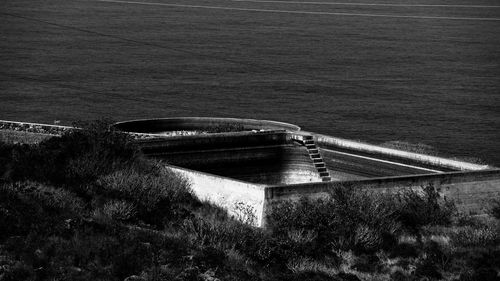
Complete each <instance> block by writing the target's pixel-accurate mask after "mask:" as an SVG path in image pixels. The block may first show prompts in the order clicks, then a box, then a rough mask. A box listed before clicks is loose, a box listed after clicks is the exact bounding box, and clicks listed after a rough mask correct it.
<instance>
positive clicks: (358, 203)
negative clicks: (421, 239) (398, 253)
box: [268, 186, 399, 253]
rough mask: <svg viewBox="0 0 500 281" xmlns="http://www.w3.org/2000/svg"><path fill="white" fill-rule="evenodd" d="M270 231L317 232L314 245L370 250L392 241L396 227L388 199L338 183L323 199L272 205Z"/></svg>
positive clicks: (329, 248) (327, 249) (279, 232)
mask: <svg viewBox="0 0 500 281" xmlns="http://www.w3.org/2000/svg"><path fill="white" fill-rule="evenodd" d="M268 220H269V222H270V225H272V227H273V231H274V232H275V233H276V234H278V235H280V234H281V235H282V234H283V233H287V232H288V231H290V230H297V229H302V230H309V231H314V232H315V233H317V238H316V239H315V241H314V242H315V243H314V244H315V245H316V249H315V251H319V252H321V253H325V252H328V251H330V250H331V248H332V247H333V248H334V249H340V250H346V249H355V250H357V251H361V252H366V251H368V252H369V251H374V250H376V249H378V248H380V247H382V246H383V245H384V244H387V243H386V242H389V241H392V240H393V239H394V238H395V234H396V233H397V232H398V231H399V224H398V223H397V221H396V216H395V212H394V211H393V210H392V206H391V205H390V200H387V198H385V197H384V196H382V195H375V194H369V193H367V192H364V191H360V190H357V189H356V188H355V187H353V186H338V187H336V188H334V189H333V191H332V193H331V194H330V195H329V196H328V198H326V199H317V200H311V199H305V198H303V199H301V200H300V201H299V202H297V203H292V202H283V203H280V204H278V205H277V206H273V208H272V211H271V213H270V215H269V217H268Z"/></svg>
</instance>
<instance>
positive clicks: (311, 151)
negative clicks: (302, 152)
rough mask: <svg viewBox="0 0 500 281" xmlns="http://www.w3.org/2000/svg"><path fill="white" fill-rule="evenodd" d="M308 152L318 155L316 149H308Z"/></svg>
mask: <svg viewBox="0 0 500 281" xmlns="http://www.w3.org/2000/svg"><path fill="white" fill-rule="evenodd" d="M308 152H309V154H315V153H319V149H317V148H313V149H308Z"/></svg>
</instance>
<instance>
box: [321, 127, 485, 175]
mask: <svg viewBox="0 0 500 281" xmlns="http://www.w3.org/2000/svg"><path fill="white" fill-rule="evenodd" d="M311 134H313V135H314V137H315V138H316V143H317V144H318V146H320V147H338V148H342V149H348V150H351V151H355V152H366V153H371V154H376V155H380V156H388V157H392V158H399V159H407V160H411V161H414V162H417V163H423V164H429V165H431V166H437V167H447V168H450V169H454V170H462V171H464V170H465V171H466V170H469V171H476V170H486V169H491V168H492V167H491V166H488V165H478V164H473V163H468V162H464V161H457V160H452V159H446V158H442V157H436V156H430V155H425V154H419V153H413V152H407V151H402V150H397V149H392V148H385V147H381V146H377V145H372V144H367V143H362V142H356V141H352V140H346V139H341V138H335V137H331V136H326V135H321V134H314V133H311Z"/></svg>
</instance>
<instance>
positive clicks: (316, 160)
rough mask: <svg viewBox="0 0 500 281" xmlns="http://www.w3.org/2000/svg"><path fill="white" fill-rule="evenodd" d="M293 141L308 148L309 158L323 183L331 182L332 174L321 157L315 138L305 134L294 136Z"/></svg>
mask: <svg viewBox="0 0 500 281" xmlns="http://www.w3.org/2000/svg"><path fill="white" fill-rule="evenodd" d="M292 139H293V140H295V141H297V142H299V143H300V144H302V145H304V146H305V147H306V149H307V152H308V153H309V157H310V158H311V160H312V162H313V164H314V167H316V170H317V171H318V173H319V176H320V178H321V181H331V180H332V178H331V177H330V172H328V169H327V168H326V164H325V162H324V161H323V157H321V154H320V153H319V149H318V147H317V146H316V143H315V142H314V138H313V136H311V135H305V134H301V135H292Z"/></svg>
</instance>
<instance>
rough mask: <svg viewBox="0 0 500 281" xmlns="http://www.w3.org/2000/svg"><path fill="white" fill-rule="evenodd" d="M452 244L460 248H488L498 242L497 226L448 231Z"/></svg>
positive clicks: (467, 227)
mask: <svg viewBox="0 0 500 281" xmlns="http://www.w3.org/2000/svg"><path fill="white" fill-rule="evenodd" d="M448 235H449V236H450V239H451V241H452V243H453V244H455V245H456V246H461V247H488V246H493V245H495V244H497V243H498V242H500V232H499V229H498V226H491V225H484V226H480V227H473V226H462V227H454V228H451V229H449V232H448Z"/></svg>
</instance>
